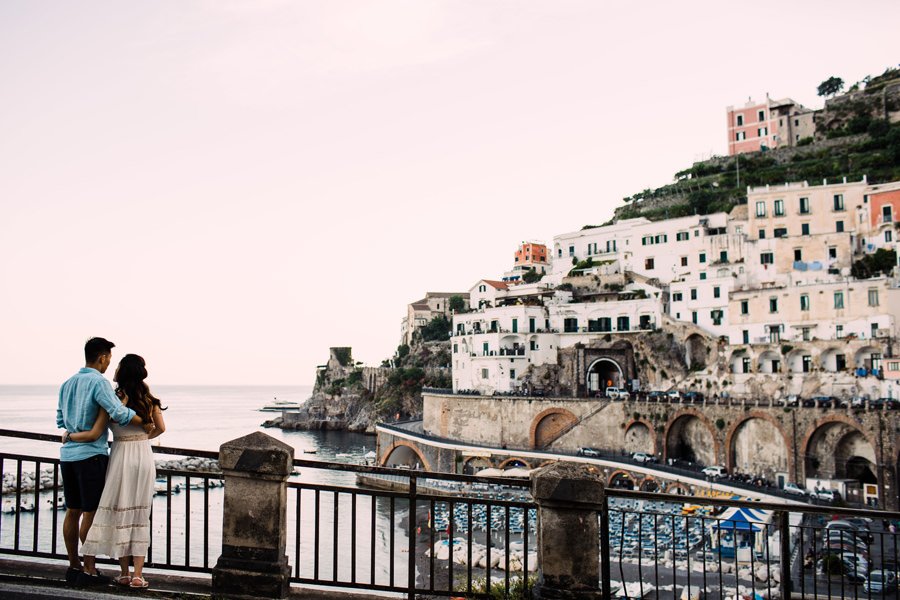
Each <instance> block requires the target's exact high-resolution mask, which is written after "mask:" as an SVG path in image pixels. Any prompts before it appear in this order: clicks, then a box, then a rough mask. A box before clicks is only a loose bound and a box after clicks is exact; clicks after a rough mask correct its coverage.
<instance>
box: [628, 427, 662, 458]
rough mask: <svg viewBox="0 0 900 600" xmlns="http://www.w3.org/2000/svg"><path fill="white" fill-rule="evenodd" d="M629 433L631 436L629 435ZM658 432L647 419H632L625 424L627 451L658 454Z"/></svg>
mask: <svg viewBox="0 0 900 600" xmlns="http://www.w3.org/2000/svg"><path fill="white" fill-rule="evenodd" d="M629 434H631V436H630V437H629ZM656 449H657V444H656V432H655V431H653V425H652V424H651V423H650V422H649V421H647V420H646V419H632V420H631V421H629V422H628V424H627V425H625V451H626V452H646V453H647V454H654V455H655V454H656Z"/></svg>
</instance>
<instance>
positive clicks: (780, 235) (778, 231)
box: [772, 227, 787, 238]
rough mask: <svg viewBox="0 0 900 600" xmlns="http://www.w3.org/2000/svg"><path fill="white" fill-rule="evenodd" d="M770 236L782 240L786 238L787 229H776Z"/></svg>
mask: <svg viewBox="0 0 900 600" xmlns="http://www.w3.org/2000/svg"><path fill="white" fill-rule="evenodd" d="M772 235H773V236H774V237H777V238H783V237H786V236H787V227H776V228H775V231H773V232H772Z"/></svg>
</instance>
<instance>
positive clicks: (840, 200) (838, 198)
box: [834, 194, 844, 211]
mask: <svg viewBox="0 0 900 600" xmlns="http://www.w3.org/2000/svg"><path fill="white" fill-rule="evenodd" d="M834 210H836V211H841V210H844V195H843V194H835V195H834Z"/></svg>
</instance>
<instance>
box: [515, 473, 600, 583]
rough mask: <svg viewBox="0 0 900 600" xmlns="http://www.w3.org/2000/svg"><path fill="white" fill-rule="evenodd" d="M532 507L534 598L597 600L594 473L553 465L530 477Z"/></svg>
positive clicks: (597, 497)
mask: <svg viewBox="0 0 900 600" xmlns="http://www.w3.org/2000/svg"><path fill="white" fill-rule="evenodd" d="M531 493H532V496H533V497H534V500H535V502H536V503H537V505H538V517H539V518H538V523H539V524H540V526H539V529H538V541H537V553H538V580H537V584H536V585H535V588H534V593H535V597H536V598H540V599H572V600H575V599H578V600H581V599H584V600H588V599H590V600H594V599H600V598H602V596H601V592H600V587H599V582H600V529H599V520H598V518H597V511H598V509H600V508H601V507H602V505H603V494H604V481H603V478H602V476H601V473H600V471H599V469H597V468H595V467H589V466H586V465H575V464H571V463H555V464H552V465H549V466H546V467H543V468H541V469H538V470H537V471H536V472H535V473H534V474H533V475H532V478H531Z"/></svg>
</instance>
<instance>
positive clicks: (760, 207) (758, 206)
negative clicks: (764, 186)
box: [756, 202, 766, 217]
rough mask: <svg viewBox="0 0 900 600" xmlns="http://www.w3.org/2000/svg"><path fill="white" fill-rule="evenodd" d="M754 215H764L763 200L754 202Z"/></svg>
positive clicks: (764, 204) (764, 206) (764, 205)
mask: <svg viewBox="0 0 900 600" xmlns="http://www.w3.org/2000/svg"><path fill="white" fill-rule="evenodd" d="M756 216H757V217H764V216H766V203H765V202H757V203H756Z"/></svg>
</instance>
